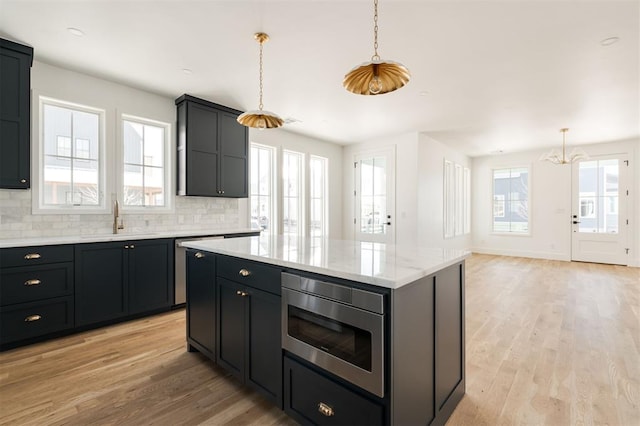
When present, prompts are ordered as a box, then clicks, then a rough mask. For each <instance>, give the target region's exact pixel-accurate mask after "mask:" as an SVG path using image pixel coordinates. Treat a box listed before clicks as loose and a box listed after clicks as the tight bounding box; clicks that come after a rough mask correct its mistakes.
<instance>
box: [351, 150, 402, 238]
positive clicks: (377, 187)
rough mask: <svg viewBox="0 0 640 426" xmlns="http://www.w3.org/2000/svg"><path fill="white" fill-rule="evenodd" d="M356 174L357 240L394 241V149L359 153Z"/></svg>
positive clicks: (355, 220)
mask: <svg viewBox="0 0 640 426" xmlns="http://www.w3.org/2000/svg"><path fill="white" fill-rule="evenodd" d="M354 175H355V176H354V181H355V182H354V183H355V185H354V188H355V193H354V196H355V203H354V205H355V218H354V225H355V239H356V240H359V241H370V242H380V243H390V244H393V243H395V232H394V226H393V223H394V222H393V220H394V212H395V191H394V188H395V183H394V181H395V179H394V178H395V150H394V149H393V148H388V149H385V150H380V151H376V152H368V153H362V154H359V155H356V157H355V161H354Z"/></svg>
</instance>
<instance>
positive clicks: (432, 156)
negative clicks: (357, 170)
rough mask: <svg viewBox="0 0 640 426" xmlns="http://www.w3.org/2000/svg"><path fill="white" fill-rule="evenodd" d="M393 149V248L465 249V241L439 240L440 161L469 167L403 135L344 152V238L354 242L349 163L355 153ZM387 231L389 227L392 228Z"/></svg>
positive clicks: (425, 140) (459, 157)
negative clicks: (394, 161)
mask: <svg viewBox="0 0 640 426" xmlns="http://www.w3.org/2000/svg"><path fill="white" fill-rule="evenodd" d="M386 147H394V148H395V154H396V164H395V169H396V179H395V195H396V206H395V212H394V214H393V215H392V217H395V220H393V221H392V223H393V224H394V225H395V238H396V241H395V243H396V244H398V245H410V244H419V245H424V246H432V247H449V248H469V247H470V245H471V237H470V235H466V236H460V237H456V238H452V239H447V240H445V239H444V232H443V208H442V204H443V176H444V173H443V167H444V166H443V163H444V159H445V157H446V158H447V159H450V160H452V161H455V162H457V163H458V164H462V165H464V166H469V165H470V163H471V161H470V160H469V158H468V157H467V156H465V155H463V154H460V153H458V152H456V151H454V150H452V149H450V148H448V147H447V146H445V145H443V144H441V143H439V142H437V141H435V140H433V139H431V138H429V137H427V136H426V135H423V134H419V133H406V134H401V135H396V136H391V137H385V138H380V139H375V140H370V141H366V142H364V143H360V144H355V145H347V146H345V147H344V168H343V173H344V176H345V181H344V187H345V190H344V206H345V209H344V221H343V224H344V225H343V238H345V239H353V238H354V228H353V226H354V225H353V218H354V208H355V206H354V196H353V191H354V181H353V162H354V158H355V156H356V155H357V154H358V153H361V152H366V151H371V150H375V149H379V148H386ZM394 225H392V226H394Z"/></svg>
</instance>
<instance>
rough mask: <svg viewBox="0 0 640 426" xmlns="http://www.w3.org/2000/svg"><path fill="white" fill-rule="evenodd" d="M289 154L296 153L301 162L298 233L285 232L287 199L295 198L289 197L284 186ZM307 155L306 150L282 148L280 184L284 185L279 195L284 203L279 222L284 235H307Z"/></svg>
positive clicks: (281, 202) (299, 164) (299, 163)
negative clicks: (286, 157) (286, 158)
mask: <svg viewBox="0 0 640 426" xmlns="http://www.w3.org/2000/svg"><path fill="white" fill-rule="evenodd" d="M287 154H291V155H296V156H298V157H299V162H298V196H297V199H298V202H297V208H298V223H297V224H296V228H297V230H298V232H297V233H295V234H285V225H284V219H285V218H284V212H285V208H284V205H285V199H286V198H293V197H288V196H287V195H286V194H287V191H286V190H285V187H284V179H285V177H284V168H285V164H286V163H285V156H286V155H287ZM306 157H307V155H306V154H305V153H304V152H300V151H294V150H291V149H283V150H282V162H281V167H280V173H281V175H280V185H281V187H282V192H281V194H282V196H281V197H279V200H278V201H279V202H280V204H281V205H282V209H281V210H280V212H281V214H280V216H279V218H278V219H279V224H280V233H281V234H282V235H289V236H291V235H297V236H306V235H307V231H308V230H307V220H306V217H307V214H308V213H307V211H308V208H307V204H308V202H307V191H306V190H305V188H306V184H307V181H308V179H306V175H307V173H308V167H307V162H306Z"/></svg>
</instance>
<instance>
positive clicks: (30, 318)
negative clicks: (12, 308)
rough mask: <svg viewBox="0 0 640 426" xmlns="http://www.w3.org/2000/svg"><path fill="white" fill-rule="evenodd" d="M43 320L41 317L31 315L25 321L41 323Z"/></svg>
mask: <svg viewBox="0 0 640 426" xmlns="http://www.w3.org/2000/svg"><path fill="white" fill-rule="evenodd" d="M41 319H42V317H41V316H40V315H29V316H28V317H26V318H25V319H24V322H33V321H39V320H41Z"/></svg>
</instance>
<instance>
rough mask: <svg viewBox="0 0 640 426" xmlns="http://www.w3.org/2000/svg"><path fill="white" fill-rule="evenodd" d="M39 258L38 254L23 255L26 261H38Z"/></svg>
mask: <svg viewBox="0 0 640 426" xmlns="http://www.w3.org/2000/svg"><path fill="white" fill-rule="evenodd" d="M41 257H42V256H40V253H29V254H25V255H24V258H25V259H26V260H33V259H40V258H41Z"/></svg>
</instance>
